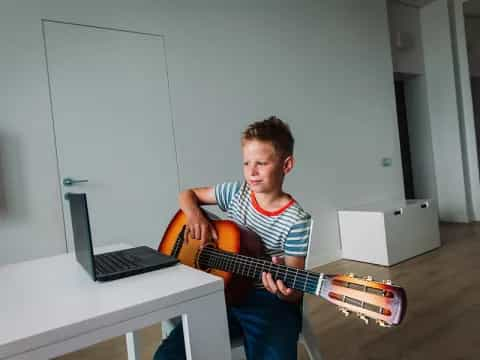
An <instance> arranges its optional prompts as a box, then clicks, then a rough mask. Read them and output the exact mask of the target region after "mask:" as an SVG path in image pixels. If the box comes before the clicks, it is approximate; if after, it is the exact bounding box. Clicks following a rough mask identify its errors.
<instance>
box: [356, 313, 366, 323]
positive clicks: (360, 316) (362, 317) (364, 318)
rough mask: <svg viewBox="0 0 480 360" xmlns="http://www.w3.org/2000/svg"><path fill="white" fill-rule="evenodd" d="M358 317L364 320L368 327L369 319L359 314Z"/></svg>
mask: <svg viewBox="0 0 480 360" xmlns="http://www.w3.org/2000/svg"><path fill="white" fill-rule="evenodd" d="M358 317H359V318H360V319H362V320H363V321H364V322H365V324H367V325H368V317H366V316H365V315H363V314H358Z"/></svg>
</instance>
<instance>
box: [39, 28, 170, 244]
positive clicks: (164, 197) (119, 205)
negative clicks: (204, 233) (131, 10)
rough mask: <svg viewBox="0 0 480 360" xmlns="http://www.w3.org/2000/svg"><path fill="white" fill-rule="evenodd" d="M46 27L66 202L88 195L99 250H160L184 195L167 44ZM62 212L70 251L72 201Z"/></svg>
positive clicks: (147, 37)
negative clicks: (118, 246)
mask: <svg viewBox="0 0 480 360" xmlns="http://www.w3.org/2000/svg"><path fill="white" fill-rule="evenodd" d="M44 30H45V42H46V56H47V65H48V74H49V83H50V90H51V99H52V117H53V124H54V131H55V139H56V147H57V154H58V168H59V177H60V183H61V187H62V189H61V191H62V195H64V194H65V193H66V192H85V193H86V194H87V200H88V208H89V213H90V223H91V227H92V235H93V243H94V246H98V245H104V244H111V243H128V244H133V245H141V244H144V245H149V246H152V247H156V246H157V245H158V243H159V240H160V238H161V235H162V234H163V231H164V230H165V227H166V225H167V224H168V222H169V220H170V217H171V216H172V215H173V213H174V211H175V210H176V209H177V200H176V199H177V193H178V190H179V189H178V174H177V163H176V155H175V148H174V137H173V127H172V117H171V111H170V105H169V104H170V102H169V94H168V80H167V69H166V61H165V53H164V51H165V50H164V49H165V48H164V41H163V37H161V36H157V35H149V34H141V33H135V32H127V31H118V30H111V29H103V28H96V27H88V26H80V25H71V24H64V23H56V22H49V21H45V22H44ZM68 179H71V180H73V182H74V183H73V184H72V185H70V186H68V184H67V186H65V185H63V183H64V182H67V183H68ZM79 180H88V182H78V183H75V181H79ZM62 198H63V197H62ZM63 210H64V218H65V231H66V238H67V246H68V249H69V251H71V250H72V249H73V239H72V231H71V220H70V212H69V206H68V201H67V200H63Z"/></svg>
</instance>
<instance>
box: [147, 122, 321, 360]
mask: <svg viewBox="0 0 480 360" xmlns="http://www.w3.org/2000/svg"><path fill="white" fill-rule="evenodd" d="M241 143H242V155H243V175H244V178H245V179H244V181H243V182H241V183H240V182H232V183H224V184H219V185H216V186H214V187H204V188H194V189H189V190H186V191H183V192H181V193H180V195H179V203H180V208H181V209H182V210H183V212H184V213H185V215H186V217H187V226H186V231H187V232H188V233H189V235H190V238H192V239H198V240H199V241H201V242H202V244H205V242H208V241H211V240H212V239H213V241H214V240H215V239H216V238H217V234H216V232H215V228H214V227H213V225H212V224H211V223H210V222H209V220H208V219H207V218H206V217H205V215H204V213H203V212H202V211H201V209H200V207H199V206H200V205H203V204H217V205H218V206H219V207H220V208H221V209H222V210H223V211H226V212H228V217H229V218H230V219H231V220H233V221H235V222H237V223H239V224H242V225H246V226H247V227H249V228H250V229H252V230H253V231H255V232H256V233H257V234H258V235H259V236H260V238H261V240H262V242H263V245H264V247H265V250H266V253H267V254H268V255H270V256H272V261H273V262H274V263H280V259H279V257H278V255H282V256H283V259H284V260H283V261H282V262H284V263H285V264H286V265H288V266H293V267H297V268H301V269H303V268H304V266H305V256H306V254H307V249H308V239H309V231H310V222H311V220H310V215H309V214H307V213H306V212H305V211H304V210H303V209H302V208H301V207H300V205H299V204H298V203H297V202H296V201H295V200H294V199H293V198H292V196H290V195H289V194H287V193H285V192H284V191H283V189H282V185H283V180H284V177H285V175H286V174H288V173H289V172H290V171H291V170H292V168H293V166H294V158H293V144H294V139H293V136H292V134H291V132H290V129H289V127H288V125H286V124H285V123H284V122H283V121H282V120H280V119H278V118H276V117H273V116H272V117H269V118H268V119H266V120H263V121H258V122H255V123H253V124H251V125H249V126H248V128H247V129H246V130H245V131H244V132H243V134H242V141H241ZM301 299H302V294H301V293H300V292H297V291H296V290H293V289H290V288H287V287H286V286H285V284H284V283H283V282H282V281H281V280H277V281H275V280H273V278H272V275H271V274H266V273H263V274H262V281H261V282H259V283H258V284H256V287H255V289H254V290H252V291H251V292H250V293H249V294H248V296H247V298H246V301H245V302H244V303H242V304H241V305H239V306H228V307H227V313H228V314H227V315H228V325H229V331H230V338H235V337H238V336H239V335H243V338H244V341H245V352H246V355H247V359H248V360H253V359H264V360H267V359H278V360H280V359H284V360H293V359H297V339H298V334H299V332H300V330H301V312H300V302H301ZM154 359H155V360H160V359H162V360H166V359H175V360H178V359H185V350H184V343H183V332H182V327H181V325H179V326H177V327H176V328H175V329H174V330H173V331H172V333H171V334H170V336H169V337H168V338H167V339H165V341H164V342H163V343H162V344H161V346H160V347H159V348H158V350H157V352H156V353H155V355H154Z"/></svg>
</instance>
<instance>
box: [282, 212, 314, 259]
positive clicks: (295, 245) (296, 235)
mask: <svg viewBox="0 0 480 360" xmlns="http://www.w3.org/2000/svg"><path fill="white" fill-rule="evenodd" d="M311 224H312V220H311V218H310V217H307V218H304V219H301V220H299V221H298V222H296V223H295V224H294V225H293V226H292V227H291V228H290V231H289V233H288V235H287V240H286V241H285V245H284V248H283V251H284V252H285V255H289V256H307V251H308V245H309V244H308V242H309V240H310V229H311Z"/></svg>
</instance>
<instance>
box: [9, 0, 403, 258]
mask: <svg viewBox="0 0 480 360" xmlns="http://www.w3.org/2000/svg"><path fill="white" fill-rule="evenodd" d="M42 18H43V19H50V20H59V21H66V22H73V23H79V24H86V25H97V26H105V27H113V28H119V29H128V30H134V31H141V32H148V33H157V34H163V35H165V38H166V48H167V49H166V50H167V57H168V67H169V79H170V90H171V96H172V107H173V116H174V126H175V133H176V137H177V138H176V144H177V150H178V156H179V168H180V179H181V186H182V187H188V186H196V185H204V184H212V183H216V182H219V181H224V180H229V179H236V178H239V177H240V176H241V162H240V148H239V140H238V139H239V135H240V131H241V130H242V129H243V128H244V126H245V125H246V124H247V123H249V122H250V121H252V120H255V119H259V118H263V117H265V116H268V115H270V114H276V115H278V116H280V117H281V118H284V119H285V120H287V121H288V122H289V123H290V124H291V126H292V128H293V132H294V135H295V137H296V140H297V142H296V156H297V160H298V163H297V167H296V169H295V170H294V172H293V174H292V175H291V176H290V178H289V179H288V181H287V187H286V190H287V191H289V192H291V193H292V194H293V195H294V196H295V197H296V198H297V199H298V200H299V201H300V203H302V205H303V206H304V208H305V209H307V210H308V211H310V212H311V213H312V215H313V217H314V218H315V221H316V227H315V233H314V236H313V245H312V252H313V254H312V258H311V260H312V264H320V263H324V262H327V261H331V260H334V259H337V258H338V256H339V254H340V251H339V237H338V226H337V219H336V209H337V208H342V207H344V206H350V205H353V204H358V203H364V202H371V201H375V200H380V199H386V198H400V197H403V185H402V173H401V162H400V154H399V153H400V152H399V144H398V132H397V129H396V120H395V116H396V115H395V108H394V96H393V85H392V82H393V79H392V72H393V69H392V63H391V57H390V49H389V38H388V26H387V15H386V4H385V2H384V1H383V0H370V1H368V2H359V1H357V0H329V1H317V2H311V1H307V0H305V1H295V2H292V1H288V0H264V1H261V2H260V1H253V0H244V1H233V0H232V1H225V0H210V1H207V0H204V1H198V0H197V1H193V0H191V1H187V0H176V1H175V2H171V1H156V2H152V1H135V2H132V1H127V0H121V1H120V0H115V1H114V0H103V1H98V0H95V1H94V0H85V1H81V2H79V1H73V0H69V1H65V0H43V1H34V0H20V1H19V0H15V1H14V0H9V1H3V2H2V4H1V5H0V30H1V31H0V46H1V48H2V57H1V59H2V60H1V63H0V80H1V83H2V84H6V85H5V86H2V92H3V93H2V96H0V112H1V113H0V119H1V122H0V139H1V140H2V143H1V144H2V145H1V147H0V151H1V154H0V156H1V157H0V159H1V161H0V166H1V169H2V172H1V174H0V179H1V180H0V184H1V187H2V189H1V190H0V191H1V192H3V197H4V200H3V201H1V200H0V201H1V205H0V208H1V209H2V210H1V211H0V263H6V262H14V261H19V260H22V259H26V258H31V257H36V256H44V255H49V254H55V253H60V252H62V251H64V249H65V244H64V234H63V222H62V214H61V207H60V195H59V185H58V177H57V166H56V158H55V150H54V138H53V133H52V121H51V115H50V106H49V100H48V85H47V76H46V70H45V58H44V48H43V42H42V34H41V26H40V22H41V19H42ZM382 157H391V158H392V159H393V165H392V167H387V168H385V167H382V166H381V158H382ZM0 199H2V197H0Z"/></svg>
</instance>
